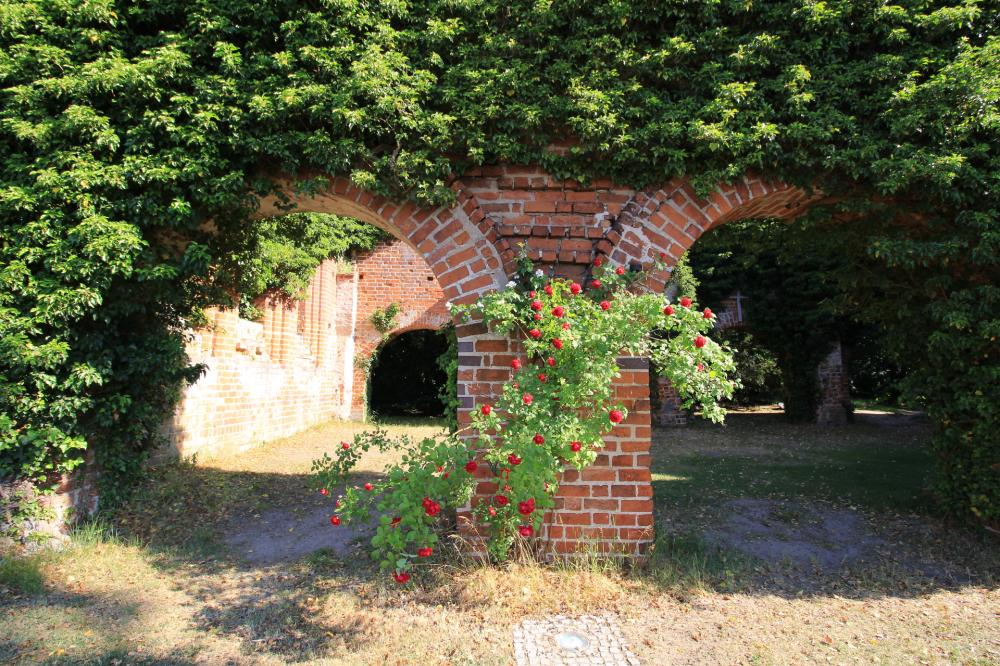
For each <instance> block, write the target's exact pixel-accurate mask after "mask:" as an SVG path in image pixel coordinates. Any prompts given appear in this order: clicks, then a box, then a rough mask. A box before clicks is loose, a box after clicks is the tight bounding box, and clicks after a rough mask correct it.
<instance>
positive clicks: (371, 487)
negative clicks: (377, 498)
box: [365, 483, 375, 491]
mask: <svg viewBox="0 0 1000 666" xmlns="http://www.w3.org/2000/svg"><path fill="white" fill-rule="evenodd" d="M374 488H375V486H373V485H372V484H370V483H366V484H365V490H368V491H371V490H373V489H374Z"/></svg>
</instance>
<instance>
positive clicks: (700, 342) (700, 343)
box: [694, 335, 708, 349]
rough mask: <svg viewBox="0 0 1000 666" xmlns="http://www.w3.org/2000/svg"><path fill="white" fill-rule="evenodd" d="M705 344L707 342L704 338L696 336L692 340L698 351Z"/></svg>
mask: <svg viewBox="0 0 1000 666" xmlns="http://www.w3.org/2000/svg"><path fill="white" fill-rule="evenodd" d="M706 342H708V341H707V340H706V339H705V338H704V336H701V335H697V336H695V338H694V346H695V347H696V348H698V349H701V348H702V347H704V346H705V343H706Z"/></svg>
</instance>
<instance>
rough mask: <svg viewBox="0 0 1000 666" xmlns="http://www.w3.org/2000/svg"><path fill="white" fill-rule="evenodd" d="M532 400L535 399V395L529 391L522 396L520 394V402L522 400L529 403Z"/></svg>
mask: <svg viewBox="0 0 1000 666" xmlns="http://www.w3.org/2000/svg"><path fill="white" fill-rule="evenodd" d="M534 401H535V396H533V395H531V394H530V393H525V394H524V395H523V396H521V402H523V403H524V404H526V405H530V404H531V403H533V402H534Z"/></svg>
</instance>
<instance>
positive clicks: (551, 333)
mask: <svg viewBox="0 0 1000 666" xmlns="http://www.w3.org/2000/svg"><path fill="white" fill-rule="evenodd" d="M658 267H660V268H662V264H658ZM532 268H533V267H532V265H531V263H530V262H529V261H527V260H525V259H522V260H521V262H520V264H519V272H518V275H517V279H515V280H512V281H511V282H510V283H508V285H507V288H506V289H504V290H502V291H497V292H492V293H489V294H486V295H485V296H483V297H482V298H480V299H479V301H478V302H477V303H475V304H474V305H472V306H467V307H455V308H453V314H454V315H456V317H458V318H459V319H460V320H465V321H468V320H471V319H481V320H484V321H486V322H487V323H488V324H489V325H490V327H491V329H492V330H493V331H495V332H497V333H501V334H504V335H510V336H512V337H515V338H518V339H522V340H523V347H524V352H523V354H522V355H520V356H518V357H517V358H515V359H514V360H513V361H512V363H511V371H512V377H511V380H510V381H509V382H508V383H507V384H506V385H505V386H504V388H503V391H502V393H501V395H500V396H499V397H497V398H496V400H495V402H483V403H480V404H478V405H476V407H475V409H474V410H473V411H472V413H471V423H470V425H469V426H468V427H466V428H464V429H461V430H459V431H457V432H455V433H452V434H448V435H441V436H439V437H436V438H426V439H423V440H420V441H414V440H412V439H410V438H408V437H405V436H404V437H401V438H397V439H390V438H389V437H388V436H387V435H386V433H385V432H384V431H382V430H378V429H376V430H373V431H369V432H365V433H360V434H358V435H357V436H356V437H355V440H354V442H353V444H349V443H342V445H341V446H340V447H339V448H338V449H337V451H336V454H335V455H334V456H332V457H331V456H330V455H329V454H327V455H324V456H323V458H322V459H320V460H317V461H316V462H315V463H314V466H313V469H314V472H315V473H316V475H317V478H318V483H319V486H320V489H321V492H324V493H325V494H329V493H330V491H332V490H333V489H335V488H339V487H341V486H343V485H344V484H346V483H347V482H348V480H349V475H350V474H351V471H352V469H353V468H354V466H355V464H356V463H357V461H358V460H359V458H360V457H361V455H362V454H363V453H364V452H365V451H368V450H369V449H372V448H377V449H379V450H382V451H387V450H390V449H395V450H400V451H401V453H402V455H401V457H400V462H399V463H397V464H394V465H391V466H390V467H389V468H388V469H386V470H385V474H384V476H383V478H382V480H380V481H375V482H371V483H366V484H365V485H364V486H361V487H359V486H352V485H348V486H347V487H346V489H345V490H344V492H343V494H342V495H341V496H340V497H339V498H338V499H337V500H336V503H335V513H334V515H333V516H332V517H331V522H332V523H333V524H334V525H340V524H343V525H349V524H351V523H356V522H357V523H367V522H368V521H370V520H371V512H372V511H373V510H374V511H376V512H377V513H378V514H379V516H380V517H379V524H378V528H377V530H376V533H375V536H374V537H373V538H372V542H371V545H372V555H373V557H374V558H375V559H377V560H378V561H379V562H380V566H381V568H382V569H383V570H386V571H389V572H391V573H392V574H393V578H394V579H395V580H396V581H397V582H400V583H404V582H406V581H408V580H409V573H408V572H409V571H410V570H411V569H413V567H414V566H415V564H416V563H417V562H419V561H420V560H422V559H424V558H426V557H429V556H431V555H432V553H433V552H434V549H435V548H436V547H437V545H438V542H439V532H440V531H441V530H442V528H443V527H445V526H446V525H447V522H446V520H447V519H446V515H447V513H446V512H445V511H444V510H445V509H456V508H458V507H462V506H465V505H467V504H468V503H469V501H470V500H471V499H472V495H473V491H474V489H475V485H476V482H477V480H478V479H480V478H481V477H482V472H481V470H487V472H488V476H489V477H490V478H491V480H492V487H494V488H495V489H496V490H495V492H494V493H493V494H492V495H490V496H488V497H486V498H483V500H482V501H480V502H478V503H477V504H476V506H475V507H474V508H473V512H474V516H475V519H476V521H477V523H478V524H479V528H480V530H481V531H482V532H484V533H485V534H486V535H488V542H487V549H488V551H489V553H490V554H491V555H492V556H493V557H495V558H496V559H498V560H503V559H505V558H506V557H507V556H508V554H509V553H510V550H511V546H512V545H513V544H514V542H515V540H516V539H518V538H531V537H533V536H535V535H536V534H538V533H539V531H540V529H541V526H542V517H543V515H544V514H545V512H546V511H547V510H549V509H552V508H553V507H554V505H555V501H554V496H555V494H556V491H557V490H558V488H559V475H560V473H561V472H562V470H563V469H565V468H567V467H568V466H569V467H573V468H575V469H583V468H584V467H587V466H588V465H590V464H592V463H593V462H594V460H595V459H596V457H597V454H598V451H600V450H601V449H602V448H603V446H604V444H603V436H604V435H606V434H608V433H610V432H612V431H613V430H614V428H615V426H616V425H617V424H619V423H621V422H622V421H624V420H625V419H626V418H627V417H628V412H627V410H626V408H625V406H623V405H621V404H617V403H615V402H613V401H612V382H613V380H614V379H615V377H616V376H617V375H618V374H619V368H618V366H617V364H616V359H617V357H619V356H621V355H623V354H626V355H638V356H649V357H650V358H652V359H653V362H654V365H655V367H656V368H657V370H658V371H659V372H660V373H661V374H663V375H665V376H666V377H667V378H668V379H669V380H670V382H671V383H672V384H673V386H674V387H675V388H676V389H677V392H678V393H679V394H680V396H681V399H682V402H683V404H684V406H685V407H692V406H697V407H698V408H699V409H700V413H701V414H702V416H704V417H705V418H708V419H710V420H712V421H716V422H718V421H721V420H722V419H723V416H724V410H723V409H722V407H720V405H719V401H720V400H722V399H724V398H729V397H731V396H732V393H733V390H734V388H735V387H736V385H735V382H734V381H733V380H732V379H731V376H732V375H733V373H734V370H735V366H734V363H733V359H732V356H731V354H730V352H729V350H728V349H725V348H724V347H722V346H720V345H718V344H717V343H715V342H714V341H712V340H711V339H710V338H709V337H708V336H707V335H706V334H707V333H708V332H709V330H710V329H711V328H712V327H713V325H714V321H715V316H714V315H713V314H712V312H711V311H710V310H707V309H706V310H698V309H697V308H696V307H695V304H694V303H693V302H692V301H691V299H690V298H688V297H684V298H682V299H680V301H679V302H678V303H677V304H671V303H669V302H667V301H665V300H664V299H663V297H661V296H658V295H654V294H649V293H640V290H639V289H638V286H637V283H638V282H639V281H640V279H641V277H642V273H641V272H637V271H627V270H625V269H624V268H622V267H618V268H607V267H605V266H603V265H602V262H601V261H600V260H598V261H597V262H596V264H595V266H594V271H593V272H594V277H593V279H592V280H589V281H587V284H586V287H584V286H583V285H581V284H579V283H576V282H572V281H569V280H564V279H560V278H553V279H549V278H547V277H545V276H544V274H543V273H542V272H541V271H533V270H532Z"/></svg>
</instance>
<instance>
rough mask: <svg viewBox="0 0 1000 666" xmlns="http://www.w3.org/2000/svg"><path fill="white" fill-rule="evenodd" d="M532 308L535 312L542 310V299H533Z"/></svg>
mask: <svg viewBox="0 0 1000 666" xmlns="http://www.w3.org/2000/svg"><path fill="white" fill-rule="evenodd" d="M531 309H532V310H534V311H535V312H541V311H542V302H541V301H531Z"/></svg>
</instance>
